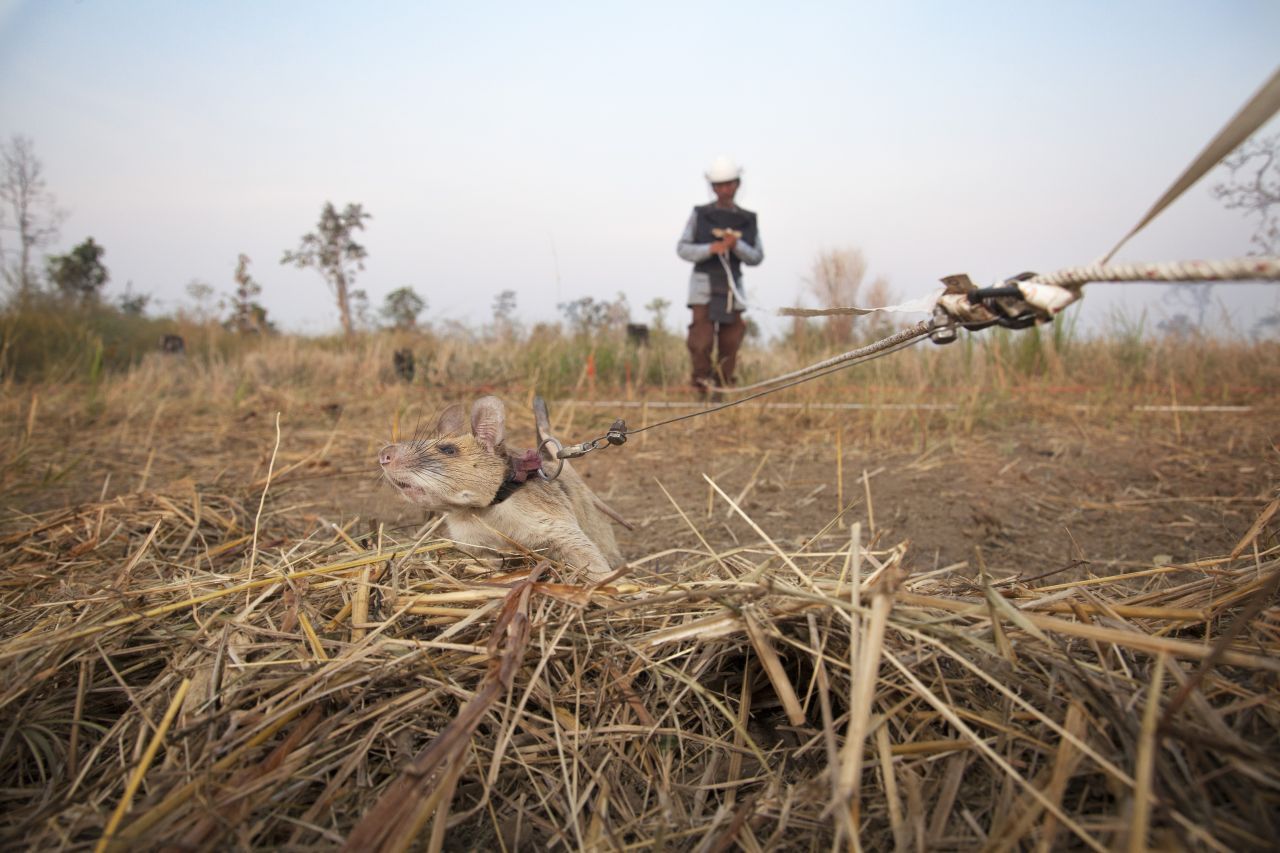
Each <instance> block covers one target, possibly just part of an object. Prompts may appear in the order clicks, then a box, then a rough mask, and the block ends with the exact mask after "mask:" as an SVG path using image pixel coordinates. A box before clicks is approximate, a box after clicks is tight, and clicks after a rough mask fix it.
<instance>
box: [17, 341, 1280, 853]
mask: <svg viewBox="0 0 1280 853" xmlns="http://www.w3.org/2000/svg"><path fill="white" fill-rule="evenodd" d="M1025 340H1027V339H1021V340H1019V339H1016V338H1008V339H1000V340H999V341H997V342H995V343H992V344H989V345H987V346H985V347H974V346H972V345H969V344H965V343H961V344H956V345H953V346H952V347H950V348H945V349H943V348H933V347H925V348H920V349H917V350H913V351H910V352H907V353H904V354H902V356H901V357H899V356H895V357H893V358H892V359H885V360H882V361H878V362H876V363H874V364H872V365H869V366H867V367H866V368H860V369H855V370H853V371H850V372H847V373H843V374H838V375H837V376H835V377H832V378H828V379H824V380H821V381H820V382H817V383H813V384H812V385H810V386H805V387H804V388H801V389H796V390H793V391H788V392H785V393H783V394H779V395H776V396H774V397H770V398H767V401H768V402H769V403H770V404H775V403H776V404H781V405H776V406H772V407H766V406H760V405H755V404H749V405H747V406H742V407H739V408H735V409H730V410H727V411H724V412H721V413H717V414H714V415H711V416H708V417H705V418H698V419H695V420H692V421H688V422H685V423H681V424H677V425H672V426H670V427H666V428H663V429H660V430H653V431H651V432H647V433H644V434H643V435H641V436H636V437H634V438H633V439H632V440H631V441H629V442H628V443H627V444H626V445H624V446H623V447H620V448H611V449H608V450H603V451H600V452H598V453H596V454H594V455H593V456H592V457H589V458H587V459H585V460H583V462H582V463H581V465H580V466H579V467H580V470H581V471H582V472H583V474H584V476H586V477H587V481H588V483H590V484H591V485H592V487H593V488H594V489H595V490H596V491H597V492H599V493H600V494H601V495H602V496H603V497H604V498H605V499H606V500H607V501H608V502H609V503H610V504H611V505H613V506H614V507H616V508H617V509H618V510H619V511H621V512H622V514H623V515H625V516H627V517H628V519H629V520H630V521H631V522H632V524H633V526H634V528H635V529H634V530H632V531H629V532H622V531H620V543H621V545H622V548H623V551H624V555H625V556H626V557H627V559H628V561H629V568H628V570H627V571H626V572H625V573H624V574H622V575H620V576H619V577H616V578H614V579H613V580H611V581H609V582H608V583H606V584H605V585H603V586H600V587H596V588H591V589H588V588H584V587H582V586H579V585H576V584H574V583H572V581H573V578H572V577H571V576H569V575H566V574H564V573H563V572H562V567H560V566H557V565H554V564H550V563H548V562H546V561H541V560H538V559H535V558H513V559H512V560H510V561H508V565H506V566H505V567H504V569H503V571H502V572H501V573H499V574H496V575H493V574H484V573H482V572H480V571H478V568H477V567H476V566H474V565H472V564H470V563H468V561H467V560H465V559H464V558H462V557H461V555H459V554H457V553H456V552H454V551H452V550H450V548H449V543H448V542H447V541H444V540H442V539H440V538H439V536H438V535H437V526H438V520H437V519H434V518H431V517H427V516H425V515H424V514H423V513H422V512H421V511H420V510H417V509H415V508H414V507H411V506H410V505H408V504H405V503H403V502H401V501H400V500H399V499H398V498H396V497H395V496H393V495H392V494H391V493H390V490H389V489H388V488H387V487H385V486H384V484H382V483H381V482H379V480H378V476H377V471H376V464H375V462H374V454H375V452H376V450H377V449H378V447H379V446H381V444H382V443H383V442H384V441H385V440H387V439H389V438H390V437H392V435H394V434H397V433H404V432H408V431H411V430H412V429H413V428H414V427H415V426H416V425H417V424H418V423H419V422H422V421H429V420H430V419H431V418H432V416H433V415H434V413H435V412H437V411H438V410H439V409H440V408H442V407H443V405H445V404H446V403H448V402H452V401H454V400H467V399H470V398H473V397H475V396H477V395H478V394H480V393H484V392H496V393H499V394H500V395H502V396H503V397H505V398H506V400H507V401H508V404H509V407H510V408H511V410H512V418H513V421H514V423H513V425H512V427H511V439H510V440H511V441H512V442H513V443H516V444H524V445H529V444H531V443H532V434H533V428H532V419H531V416H530V415H529V413H528V408H527V404H528V402H529V400H530V398H531V396H532V393H533V391H534V390H535V388H534V387H533V383H537V390H542V391H545V392H546V393H547V394H548V396H549V397H551V398H552V399H555V398H557V397H558V398H560V400H559V402H555V403H553V406H552V414H553V420H554V423H555V427H556V431H557V433H558V434H559V435H560V437H561V438H562V439H565V440H567V441H581V440H583V439H584V438H587V437H590V436H594V435H597V434H599V433H600V432H601V431H602V430H603V428H604V427H606V426H607V425H608V423H609V422H610V421H611V420H612V419H613V418H614V417H617V416H622V417H625V418H627V420H628V422H629V423H630V424H631V425H632V426H639V425H642V424H644V423H651V422H655V421H657V420H660V419H662V418H665V417H668V416H670V415H672V414H676V413H680V412H683V411H688V409H671V408H661V407H659V405H658V403H659V401H666V402H671V401H675V402H680V403H686V404H687V403H690V402H691V401H690V398H688V397H687V396H684V392H682V391H681V390H680V389H679V386H678V382H679V376H678V375H675V376H672V377H670V379H671V385H670V387H665V388H664V387H661V385H660V384H659V383H658V382H656V381H654V379H653V377H655V375H656V376H661V375H662V374H661V373H658V374H655V373H654V371H653V370H651V369H649V368H648V367H647V366H646V367H645V368H644V369H641V366H640V365H639V364H638V363H636V364H635V365H634V370H633V372H632V373H631V376H632V379H633V381H632V382H631V383H630V384H627V383H626V382H625V375H626V374H624V373H623V372H622V371H621V370H619V369H616V368H617V365H618V364H620V363H621V357H620V356H619V357H616V358H614V357H613V356H612V355H610V356H609V357H610V358H613V361H610V360H609V358H606V357H605V356H606V355H609V352H610V351H608V350H601V351H600V352H601V357H600V358H599V359H598V360H597V361H596V363H597V364H598V365H600V370H599V371H598V374H597V375H596V376H591V375H589V373H588V372H587V371H586V370H585V369H583V367H582V366H581V365H582V362H581V359H579V360H578V361H574V358H573V357H572V353H568V354H567V353H566V352H562V351H559V350H555V349H554V347H551V346H550V345H548V348H547V349H545V350H543V351H540V354H536V355H535V354H534V353H533V352H532V351H530V350H520V351H518V352H515V353H511V352H507V353H506V354H505V355H504V354H502V352H500V351H494V352H492V353H491V354H492V356H493V358H492V359H491V360H489V361H488V362H486V363H485V364H483V365H481V364H478V363H474V362H475V360H474V356H471V358H472V359H473V361H471V362H468V361H466V359H465V358H464V357H463V356H462V355H461V353H463V352H465V349H450V348H449V346H448V345H447V343H437V344H436V345H435V348H434V350H433V359H432V361H431V362H430V367H429V369H428V370H427V371H426V372H425V375H423V374H422V373H420V375H419V377H418V379H417V380H415V383H414V384H411V385H405V384H400V383H397V382H395V381H394V380H393V378H392V376H391V374H390V369H389V365H390V350H391V349H392V348H393V346H395V344H393V343H392V342H390V341H382V342H379V341H373V342H365V343H363V344H362V345H361V346H360V347H359V348H358V349H356V350H351V351H344V350H342V349H340V348H338V347H334V346H317V345H305V344H303V343H299V342H297V341H293V340H287V339H286V340H279V341H275V342H271V343H270V344H268V345H265V346H263V347H261V348H258V349H256V350H252V351H249V352H246V353H240V354H232V355H214V354H212V353H210V354H209V356H208V357H207V358H201V357H198V355H199V354H198V353H197V354H195V355H193V356H192V357H189V358H188V359H186V360H174V359H169V360H166V359H162V358H148V359H146V360H145V361H144V362H143V363H142V364H141V365H139V366H137V367H135V368H133V369H131V370H128V371H125V372H121V373H118V374H110V375H106V376H103V377H100V378H97V379H96V380H95V381H91V382H86V381H75V382H70V383H61V384H50V383H43V384H28V385H20V384H14V383H12V382H10V384H8V385H7V386H6V387H5V389H4V396H3V398H2V399H0V442H3V443H2V444H0V451H2V452H3V460H4V461H3V469H2V470H0V491H2V492H3V495H4V497H3V498H0V512H2V513H3V515H2V516H0V660H2V661H3V664H2V669H0V673H2V675H3V681H2V683H0V691H2V692H0V708H2V709H3V710H0V779H3V780H4V781H3V783H0V803H2V805H3V808H2V814H3V817H0V839H3V841H4V844H5V846H7V847H16V846H28V847H39V848H56V849H86V848H91V847H92V848H96V849H120V850H124V849H228V848H234V849H250V848H264V849H300V848H315V847H324V848H332V847H335V846H342V845H346V847H347V848H348V849H352V850H368V849H388V850H390V849H405V848H407V847H410V846H415V845H417V846H420V847H423V848H429V849H440V848H446V849H473V848H482V849H507V850H513V849H522V848H524V847H528V846H537V847H548V846H549V847H555V848H573V849H688V850H723V849H730V848H732V847H735V846H737V847H741V848H743V849H749V850H755V849H806V850H808V849H828V848H830V847H832V846H833V845H835V846H840V847H845V846H849V847H858V848H860V849H869V850H878V849H887V848H889V847H898V848H910V849H918V850H925V849H927V850H987V849H1000V850H1003V849H1038V850H1049V849H1059V848H1064V849H1078V848H1085V847H1088V848H1092V849H1115V848H1128V849H1143V848H1145V847H1159V848H1180V847H1182V848H1191V849H1207V850H1208V849H1212V850H1224V849H1234V850H1240V849H1269V848H1271V847H1272V844H1273V839H1274V837H1275V835H1276V832H1277V830H1278V829H1280V826H1277V823H1278V822H1280V821H1277V819H1276V817H1275V815H1276V814H1277V813H1280V774H1278V773H1277V772H1276V767H1277V766H1280V763H1278V762H1280V739H1278V738H1277V734H1276V733H1277V731H1280V698H1278V697H1280V691H1277V679H1278V677H1280V663H1277V661H1280V657H1278V656H1277V651H1280V606H1278V605H1277V597H1276V589H1277V584H1280V560H1278V556H1280V539H1278V538H1277V537H1278V533H1280V529H1278V528H1280V523H1278V521H1277V514H1276V510H1277V506H1280V503H1278V501H1277V484H1278V483H1280V455H1278V454H1277V450H1278V449H1280V444H1278V442H1280V430H1277V428H1276V427H1275V424H1276V423H1277V422H1280V419H1278V416H1280V401H1278V398H1277V394H1276V391H1277V389H1278V388H1280V379H1278V376H1277V373H1278V371H1280V367H1278V364H1280V359H1277V358H1276V348H1275V346H1274V345H1269V344H1256V345H1250V346H1245V345H1237V346H1234V347H1231V346H1226V345H1220V344H1213V343H1211V342H1203V341H1201V342H1190V343H1184V344H1182V345H1169V344H1162V345H1160V346H1155V345H1152V346H1150V347H1147V348H1143V347H1141V346H1136V347H1135V346H1134V345H1133V342H1129V341H1124V340H1120V341H1111V342H1108V343H1105V345H1103V344H1098V345H1096V346H1094V345H1090V344H1089V343H1088V342H1084V341H1070V340H1056V341H1055V340H1053V339H1050V338H1048V337H1047V336H1046V338H1045V339H1044V340H1042V341H1040V342H1039V343H1037V344H1036V345H1035V346H1034V349H1033V348H1032V346H1031V345H1028V344H1025V343H1023V341H1025ZM527 346H529V347H535V346H537V344H536V342H530V343H528V344H527ZM1002 348H1003V349H1002ZM1068 348H1071V351H1068ZM615 355H616V354H615ZM676 355H677V356H678V350H676ZM632 356H633V357H636V358H639V357H645V358H650V359H653V360H654V361H655V362H657V361H661V362H662V363H663V364H666V361H665V359H668V357H670V352H667V353H666V355H663V354H662V352H656V353H654V354H653V355H646V354H643V353H642V354H634V353H633V354H632ZM803 357H804V355H803V354H797V353H790V354H788V353H778V352H769V353H766V352H756V353H754V354H753V355H752V356H751V357H750V358H749V359H748V364H747V370H748V372H752V371H754V373H755V375H757V376H760V375H765V373H766V372H772V371H771V368H774V367H778V368H783V367H788V366H793V365H794V364H795V363H799V362H800V361H802V360H803ZM558 360H559V361H558ZM561 361H562V362H563V363H561ZM556 365H559V366H556ZM667 369H668V368H667V367H664V368H663V370H667ZM679 369H680V363H679V362H678V360H675V359H674V358H672V360H671V366H670V370H679ZM553 373H554V376H555V381H554V382H550V380H548V377H549V376H550V375H551V374H553ZM479 374H483V375H479ZM837 404H838V405H839V406H842V407H833V406H834V405H837ZM1188 404H1194V405H1197V406H1202V407H1203V406H1214V407H1218V408H1215V409H1210V410H1205V409H1203V408H1201V409H1198V410H1186V409H1184V408H1180V407H1184V406H1186V405H1188ZM1142 406H1147V407H1162V406H1164V407H1172V408H1173V410H1160V409H1158V408H1157V409H1155V410H1153V409H1142V408H1135V407H1142ZM1224 406H1225V407H1226V408H1225V409H1224V408H1222V407H1224Z"/></svg>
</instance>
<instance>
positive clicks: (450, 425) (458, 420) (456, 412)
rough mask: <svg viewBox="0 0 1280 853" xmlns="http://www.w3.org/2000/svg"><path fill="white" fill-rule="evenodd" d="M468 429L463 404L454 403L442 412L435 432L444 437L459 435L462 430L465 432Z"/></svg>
mask: <svg viewBox="0 0 1280 853" xmlns="http://www.w3.org/2000/svg"><path fill="white" fill-rule="evenodd" d="M466 429H467V416H466V415H465V414H463V412H462V404H461V403H454V404H453V405H452V406H450V407H449V408H447V409H445V410H444V411H443V412H441V413H440V420H438V421H436V428H435V434H436V435H437V436H442V437H443V436H446V435H457V434H458V433H460V432H465V431H466Z"/></svg>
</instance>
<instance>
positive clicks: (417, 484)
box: [378, 397, 623, 580]
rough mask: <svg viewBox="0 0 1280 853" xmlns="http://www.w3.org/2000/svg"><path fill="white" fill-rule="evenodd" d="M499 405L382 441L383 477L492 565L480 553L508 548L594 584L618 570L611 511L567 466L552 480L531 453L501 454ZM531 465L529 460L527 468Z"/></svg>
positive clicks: (477, 407)
mask: <svg viewBox="0 0 1280 853" xmlns="http://www.w3.org/2000/svg"><path fill="white" fill-rule="evenodd" d="M505 440H506V407H505V406H504V405H503V403H502V401H501V400H499V399H498V398H497V397H481V398H480V399H479V400H476V401H475V404H474V405H473V406H472V407H471V422H470V424H469V425H468V424H467V421H466V417H465V415H464V412H463V407H462V406H461V405H460V404H457V403H455V404H453V405H451V406H449V407H448V408H447V409H445V410H444V412H443V413H442V414H441V415H440V419H439V421H438V422H437V423H436V426H435V429H434V430H433V431H432V437H430V438H426V439H417V440H413V441H401V442H397V443H395V444H388V445H387V446H386V447H384V448H382V450H381V451H380V452H379V453H378V462H379V464H380V465H381V466H382V472H383V474H384V475H386V477H387V479H388V480H390V481H391V484H392V485H393V486H395V487H396V489H397V490H399V492H400V494H401V495H403V496H404V497H405V498H406V499H407V500H409V501H410V502H411V503H415V504H419V505H422V506H424V507H426V508H428V509H432V510H436V511H439V512H443V513H444V514H445V525H446V529H447V530H448V533H449V538H450V539H452V540H454V542H456V543H457V544H458V545H459V546H460V548H461V550H463V551H464V552H465V553H467V554H469V555H471V556H473V557H475V558H477V559H479V560H481V561H482V562H485V563H488V564H490V565H492V564H493V563H494V562H495V559H494V558H493V557H491V556H486V554H491V553H492V551H493V550H499V551H500V550H503V549H504V547H506V548H509V546H510V544H511V543H512V542H514V543H515V544H517V545H519V546H521V547H523V548H525V549H527V550H529V551H539V552H543V553H545V554H547V555H548V556H551V557H553V558H556V559H558V560H560V561H562V562H564V563H567V564H569V565H570V566H573V567H574V568H576V569H580V570H582V571H585V572H586V573H587V575H588V576H589V577H590V579H591V580H599V579H601V578H603V577H604V576H606V575H608V574H609V573H610V571H611V570H613V569H615V568H617V567H619V566H621V565H622V562H623V561H622V556H621V554H620V553H619V551H618V544H617V541H616V540H615V539H614V536H613V528H612V527H610V526H609V519H608V518H607V517H606V512H608V514H609V515H614V513H613V512H612V511H609V510H608V509H607V508H603V509H602V507H603V505H602V504H601V502H600V499H599V498H597V497H596V495H595V493H594V492H592V491H591V489H590V488H588V486H587V484H586V483H584V482H583V481H582V478H581V477H579V476H578V473H577V472H576V471H574V470H573V468H572V467H571V466H570V465H569V463H568V462H565V463H564V468H563V470H562V471H561V472H560V475H559V476H558V477H557V478H556V479H554V480H547V479H544V478H543V477H541V476H539V475H538V473H537V472H536V471H534V472H532V473H531V472H530V471H529V470H528V469H529V468H530V467H533V468H536V467H537V459H536V451H529V452H527V453H523V454H521V453H518V452H514V451H511V450H509V449H507V447H506V444H505ZM530 460H532V465H531V462H530Z"/></svg>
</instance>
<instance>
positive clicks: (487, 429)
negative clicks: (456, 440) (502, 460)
mask: <svg viewBox="0 0 1280 853" xmlns="http://www.w3.org/2000/svg"><path fill="white" fill-rule="evenodd" d="M471 434H472V435H474V436H475V437H476V441H478V442H480V443H481V444H482V445H484V449H485V450H488V451H489V452H490V453H492V452H493V450H494V448H496V447H497V446H498V445H499V444H502V442H503V440H504V439H505V438H506V437H507V410H506V407H504V406H503V405H502V401H501V400H499V399H498V398H497V397H481V398H480V399H479V400H476V404H475V405H474V406H472V407H471Z"/></svg>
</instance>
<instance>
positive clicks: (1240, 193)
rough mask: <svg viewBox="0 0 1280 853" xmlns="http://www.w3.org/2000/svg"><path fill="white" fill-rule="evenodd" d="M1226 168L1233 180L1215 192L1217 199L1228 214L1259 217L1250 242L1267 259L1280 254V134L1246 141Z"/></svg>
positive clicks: (1227, 161)
mask: <svg viewBox="0 0 1280 853" xmlns="http://www.w3.org/2000/svg"><path fill="white" fill-rule="evenodd" d="M1222 165H1223V166H1224V167H1226V168H1227V169H1228V170H1229V171H1230V173H1231V176H1230V178H1229V179H1228V180H1227V181H1226V182H1225V183H1221V184H1218V185H1217V186H1215V187H1214V188H1213V197H1214V198H1216V199H1218V200H1219V201H1221V202H1222V205H1223V207H1225V208H1227V209H1228V210H1242V211H1244V215H1245V216H1256V217H1257V218H1258V226H1257V228H1256V229H1255V230H1254V232H1253V236H1252V237H1251V238H1250V240H1249V242H1251V243H1253V244H1254V245H1255V246H1257V247H1258V248H1259V249H1260V250H1261V251H1262V253H1263V254H1265V255H1274V254H1277V253H1280V134H1277V135H1276V136H1271V137H1267V138H1265V139H1258V138H1252V139H1248V140H1246V141H1245V142H1244V144H1243V145H1241V146H1240V147H1239V148H1237V149H1236V150H1235V151H1233V152H1232V153H1231V154H1230V155H1229V156H1227V157H1226V158H1225V159H1224V160H1223V161H1222Z"/></svg>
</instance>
